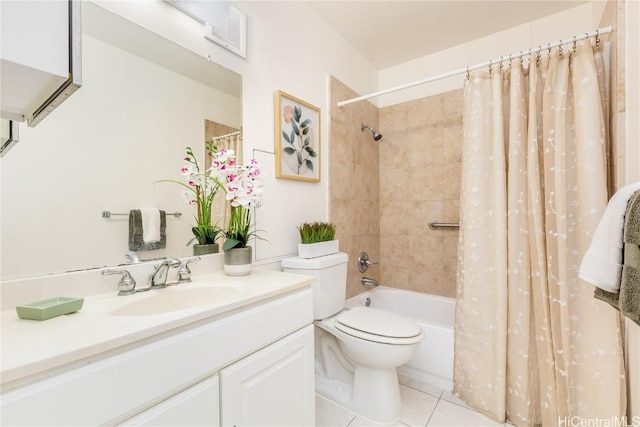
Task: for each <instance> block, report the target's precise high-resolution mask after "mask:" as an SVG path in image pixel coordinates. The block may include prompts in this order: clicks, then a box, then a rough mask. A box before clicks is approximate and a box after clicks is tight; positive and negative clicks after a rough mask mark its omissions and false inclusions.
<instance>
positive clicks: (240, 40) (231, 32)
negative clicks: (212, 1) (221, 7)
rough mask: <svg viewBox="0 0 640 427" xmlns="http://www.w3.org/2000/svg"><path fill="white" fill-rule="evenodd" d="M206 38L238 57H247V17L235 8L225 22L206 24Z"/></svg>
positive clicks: (230, 11) (232, 7) (231, 8)
mask: <svg viewBox="0 0 640 427" xmlns="http://www.w3.org/2000/svg"><path fill="white" fill-rule="evenodd" d="M204 36H205V38H207V39H208V40H211V41H213V42H215V43H218V44H219V45H221V46H222V47H225V48H227V49H228V50H230V51H231V52H233V53H235V54H236V55H239V56H241V57H243V58H246V57H247V15H246V14H245V13H244V12H242V11H240V10H238V9H237V8H235V7H234V6H231V7H230V10H229V15H228V16H227V19H226V20H225V21H224V22H221V23H219V24H215V25H210V24H205V26H204Z"/></svg>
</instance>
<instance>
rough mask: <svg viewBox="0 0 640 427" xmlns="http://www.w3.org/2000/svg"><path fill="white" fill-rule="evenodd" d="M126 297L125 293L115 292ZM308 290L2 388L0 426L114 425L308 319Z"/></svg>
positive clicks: (310, 311)
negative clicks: (77, 366)
mask: <svg viewBox="0 0 640 427" xmlns="http://www.w3.org/2000/svg"><path fill="white" fill-rule="evenodd" d="M123 298H126V297H123ZM311 304H312V303H311V290H309V289H307V290H305V291H302V292H296V293H294V294H291V295H288V296H285V297H282V298H279V299H276V300H274V301H271V302H268V303H265V304H262V305H258V306H256V307H253V308H250V309H246V310H243V311H241V312H238V313H236V314H233V315H230V316H227V317H224V318H221V319H217V320H214V321H212V322H211V323H208V324H205V325H202V326H197V327H194V328H191V329H188V330H186V331H183V332H179V333H176V334H175V335H172V336H169V337H167V338H162V339H159V340H157V341H154V342H151V343H148V344H144V345H141V346H140V347H136V348H133V349H130V350H127V351H125V352H123V353H121V354H118V355H115V356H111V357H108V358H103V359H100V360H98V359H91V360H87V361H86V363H87V364H86V365H84V366H82V367H80V368H76V369H71V370H69V371H67V372H64V373H61V374H58V375H55V376H53V377H50V378H47V379H45V380H41V381H37V382H34V383H31V384H28V385H25V386H23V387H19V388H17V389H14V390H11V391H8V392H6V393H3V394H2V417H1V421H2V425H48V426H54V425H64V426H73V425H82V426H88V425H102V424H114V423H117V422H122V421H123V420H125V419H127V418H129V417H131V416H132V415H134V414H136V413H139V412H141V411H143V410H145V409H147V408H149V407H151V406H152V405H153V404H155V403H157V402H159V401H161V400H164V399H166V398H168V397H170V396H171V395H173V394H176V393H177V392H178V391H180V390H182V389H184V388H186V387H187V386H189V385H191V384H194V383H195V382H197V381H199V380H201V379H203V378H205V377H206V376H209V375H211V374H213V373H215V372H216V371H218V370H219V369H220V368H221V367H223V366H225V365H228V364H229V363H232V362H233V361H235V360H237V359H239V358H241V357H244V356H246V355H247V354H249V353H252V352H254V351H256V350H258V349H259V348H262V347H264V346H266V345H268V344H269V343H271V342H274V341H276V340H278V339H279V338H281V337H284V336H286V335H288V334H290V333H292V332H294V331H296V330H298V329H300V328H302V327H303V326H305V325H308V324H310V323H311V321H312V320H311V317H312V306H311Z"/></svg>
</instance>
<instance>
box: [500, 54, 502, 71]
mask: <svg viewBox="0 0 640 427" xmlns="http://www.w3.org/2000/svg"><path fill="white" fill-rule="evenodd" d="M500 69H501V70H502V56H501V57H500Z"/></svg>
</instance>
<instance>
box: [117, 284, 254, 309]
mask: <svg viewBox="0 0 640 427" xmlns="http://www.w3.org/2000/svg"><path fill="white" fill-rule="evenodd" d="M243 288H244V287H243V286H239V285H237V284H233V285H220V284H216V285H200V286H189V287H187V286H185V285H177V286H171V287H167V288H164V289H158V290H152V291H148V292H144V293H138V294H135V295H130V296H125V297H117V298H118V301H116V302H114V303H113V304H111V305H110V306H109V307H108V308H107V312H108V313H109V314H111V315H112V316H149V315H153V314H162V313H170V312H173V311H178V310H185V309H190V308H194V307H201V306H205V305H214V304H220V303H224V302H225V301H228V300H230V299H234V298H237V297H239V296H240V295H241V294H242V293H243Z"/></svg>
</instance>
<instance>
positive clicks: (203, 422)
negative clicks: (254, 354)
mask: <svg viewBox="0 0 640 427" xmlns="http://www.w3.org/2000/svg"><path fill="white" fill-rule="evenodd" d="M121 425H123V426H182V427H187V426H219V425H220V390H219V381H218V376H217V375H216V376H214V377H211V378H208V379H206V380H204V381H202V382H200V383H198V384H196V385H194V386H192V387H190V388H188V389H186V390H185V391H183V392H181V393H178V394H177V395H175V396H173V397H171V398H169V399H167V400H165V401H164V402H161V403H159V404H157V405H156V406H154V407H152V408H150V409H148V410H146V411H144V412H142V413H140V414H138V415H136V416H135V417H133V418H130V419H129V420H127V421H126V422H124V423H123V424H121Z"/></svg>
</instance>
